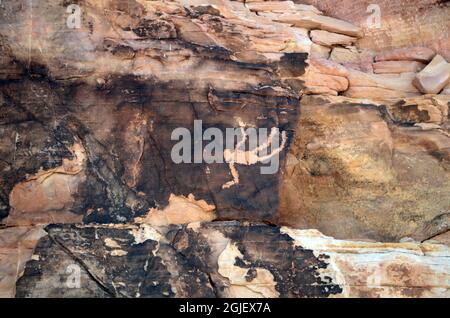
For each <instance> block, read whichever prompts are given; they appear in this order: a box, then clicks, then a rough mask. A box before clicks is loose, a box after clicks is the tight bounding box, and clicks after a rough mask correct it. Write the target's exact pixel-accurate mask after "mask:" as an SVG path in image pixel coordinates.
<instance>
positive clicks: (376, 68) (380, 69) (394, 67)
mask: <svg viewBox="0 0 450 318" xmlns="http://www.w3.org/2000/svg"><path fill="white" fill-rule="evenodd" d="M425 66H426V65H425V64H424V63H422V62H417V61H382V62H376V63H373V72H374V73H376V74H385V73H397V74H399V73H409V72H414V73H416V72H418V71H420V70H422V69H423V68H424V67H425Z"/></svg>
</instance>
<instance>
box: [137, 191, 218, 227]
mask: <svg viewBox="0 0 450 318" xmlns="http://www.w3.org/2000/svg"><path fill="white" fill-rule="evenodd" d="M215 209H216V207H215V206H214V205H209V204H208V203H206V201H205V200H195V197H194V195H192V194H189V195H188V196H187V197H185V196H182V195H179V196H177V195H174V194H171V195H170V198H169V205H168V206H167V207H165V208H164V209H163V210H158V209H151V210H150V211H149V213H148V215H147V216H146V217H145V218H138V219H137V221H138V222H142V223H145V224H150V225H153V226H164V225H170V224H188V223H193V222H207V221H212V220H214V219H215V218H216V215H215V213H214V210H215Z"/></svg>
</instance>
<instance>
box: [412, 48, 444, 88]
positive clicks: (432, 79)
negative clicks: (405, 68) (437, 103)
mask: <svg viewBox="0 0 450 318" xmlns="http://www.w3.org/2000/svg"><path fill="white" fill-rule="evenodd" d="M449 83H450V64H449V63H447V61H446V60H445V59H444V58H443V57H442V56H440V55H436V56H435V58H434V59H433V60H432V61H431V62H430V64H428V65H427V67H425V68H424V69H423V70H422V71H421V72H420V73H419V74H417V76H416V78H415V79H414V85H415V86H416V87H417V88H418V89H419V90H420V91H421V92H422V93H424V94H438V93H439V92H440V91H441V90H442V89H443V88H444V87H445V86H447V84H449Z"/></svg>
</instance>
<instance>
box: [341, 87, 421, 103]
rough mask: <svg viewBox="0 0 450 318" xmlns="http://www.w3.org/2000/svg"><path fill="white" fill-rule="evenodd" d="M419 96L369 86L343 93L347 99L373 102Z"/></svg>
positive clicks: (350, 89)
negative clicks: (371, 100) (370, 100)
mask: <svg viewBox="0 0 450 318" xmlns="http://www.w3.org/2000/svg"><path fill="white" fill-rule="evenodd" d="M419 95H420V94H419V93H410V92H403V91H397V90H392V89H388V88H381V87H371V86H359V87H357V86H355V87H350V88H349V89H348V90H347V91H345V92H344V96H347V97H351V98H362V99H373V100H384V99H392V98H405V97H415V96H419Z"/></svg>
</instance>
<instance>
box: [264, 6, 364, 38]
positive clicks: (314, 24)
mask: <svg viewBox="0 0 450 318" xmlns="http://www.w3.org/2000/svg"><path fill="white" fill-rule="evenodd" d="M264 16H266V17H268V18H270V19H273V20H274V21H278V22H283V23H289V24H292V25H295V26H298V27H301V28H307V29H320V30H325V31H329V32H335V33H340V34H345V35H348V36H352V37H357V38H359V37H362V35H363V33H362V30H361V28H359V27H357V26H355V25H353V24H351V23H349V22H346V21H343V20H339V19H335V18H332V17H327V16H323V15H318V14H316V13H314V12H307V11H304V12H297V13H295V14H291V13H285V14H279V15H276V14H265V15H264Z"/></svg>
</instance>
